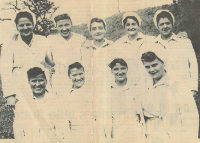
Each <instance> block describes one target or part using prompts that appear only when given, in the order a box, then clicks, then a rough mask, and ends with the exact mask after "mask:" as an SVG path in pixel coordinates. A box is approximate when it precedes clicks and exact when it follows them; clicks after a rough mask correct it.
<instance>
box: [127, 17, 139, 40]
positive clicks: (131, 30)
mask: <svg viewBox="0 0 200 143" xmlns="http://www.w3.org/2000/svg"><path fill="white" fill-rule="evenodd" d="M139 29H140V27H139V26H138V24H137V22H136V21H135V20H133V19H131V18H128V19H127V21H126V24H125V30H126V32H127V34H128V35H130V36H134V35H136V34H137V33H138V32H139Z"/></svg>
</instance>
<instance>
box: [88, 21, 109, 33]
mask: <svg viewBox="0 0 200 143" xmlns="http://www.w3.org/2000/svg"><path fill="white" fill-rule="evenodd" d="M94 22H98V23H103V27H104V29H106V23H105V21H104V20H103V19H100V18H92V20H91V21H90V31H91V25H92V23H94Z"/></svg>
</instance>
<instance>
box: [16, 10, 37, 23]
mask: <svg viewBox="0 0 200 143" xmlns="http://www.w3.org/2000/svg"><path fill="white" fill-rule="evenodd" d="M24 17H25V18H28V19H29V20H30V21H31V22H32V23H33V24H34V22H33V16H32V14H31V13H29V12H27V11H23V12H19V13H18V14H17V15H16V18H15V24H16V25H17V24H18V22H19V19H20V18H24Z"/></svg>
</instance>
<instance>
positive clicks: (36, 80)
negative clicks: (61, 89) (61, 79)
mask: <svg viewBox="0 0 200 143" xmlns="http://www.w3.org/2000/svg"><path fill="white" fill-rule="evenodd" d="M29 84H30V87H31V90H32V92H33V94H34V95H42V94H43V93H44V92H45V88H46V84H47V80H46V78H45V76H44V74H39V75H37V76H35V77H32V78H30V80H29Z"/></svg>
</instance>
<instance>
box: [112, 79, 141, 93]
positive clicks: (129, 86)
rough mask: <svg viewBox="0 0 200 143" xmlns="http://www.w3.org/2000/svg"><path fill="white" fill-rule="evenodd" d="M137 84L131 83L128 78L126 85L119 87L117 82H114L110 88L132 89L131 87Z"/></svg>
mask: <svg viewBox="0 0 200 143" xmlns="http://www.w3.org/2000/svg"><path fill="white" fill-rule="evenodd" d="M136 85H137V84H130V82H129V80H128V79H127V83H126V85H124V86H123V87H119V86H118V85H117V84H116V82H112V83H111V86H110V88H111V89H122V92H124V91H126V90H130V89H131V88H133V86H136Z"/></svg>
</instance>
